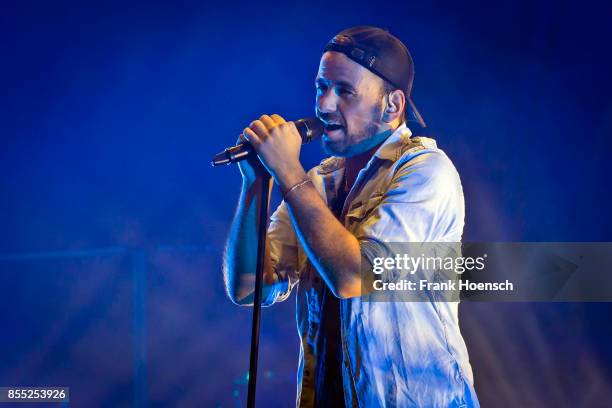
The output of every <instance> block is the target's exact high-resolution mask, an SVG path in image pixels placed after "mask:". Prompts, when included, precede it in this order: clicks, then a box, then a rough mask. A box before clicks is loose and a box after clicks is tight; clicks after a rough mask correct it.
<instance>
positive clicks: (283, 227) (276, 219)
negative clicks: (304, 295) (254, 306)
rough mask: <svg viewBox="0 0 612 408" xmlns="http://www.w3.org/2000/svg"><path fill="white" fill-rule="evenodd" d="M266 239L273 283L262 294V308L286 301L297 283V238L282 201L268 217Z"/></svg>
mask: <svg viewBox="0 0 612 408" xmlns="http://www.w3.org/2000/svg"><path fill="white" fill-rule="evenodd" d="M267 239H268V245H269V247H270V260H271V264H272V269H273V271H274V274H275V283H274V284H273V285H272V286H271V287H270V289H269V291H268V292H267V293H264V298H263V301H262V305H264V306H269V305H272V304H273V303H275V302H281V301H283V300H285V299H287V298H288V297H289V295H290V294H291V290H292V289H293V287H294V286H295V284H296V283H297V281H298V243H297V237H296V235H295V230H294V229H293V225H292V224H291V218H290V216H289V212H288V209H287V204H286V203H285V202H284V201H282V202H281V204H280V205H279V206H278V208H277V209H276V211H274V213H273V214H272V216H271V217H270V225H269V226H268V236H267Z"/></svg>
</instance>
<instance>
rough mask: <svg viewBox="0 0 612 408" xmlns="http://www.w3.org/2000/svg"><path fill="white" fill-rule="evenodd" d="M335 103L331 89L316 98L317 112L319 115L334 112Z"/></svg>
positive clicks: (334, 96)
mask: <svg viewBox="0 0 612 408" xmlns="http://www.w3.org/2000/svg"><path fill="white" fill-rule="evenodd" d="M337 103H338V101H337V100H336V95H335V93H334V92H333V91H332V90H331V89H327V90H325V92H323V93H321V94H320V95H319V96H318V97H317V110H318V111H319V112H321V113H332V112H335V111H336V109H337Z"/></svg>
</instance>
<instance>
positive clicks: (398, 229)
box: [349, 150, 464, 265]
mask: <svg viewBox="0 0 612 408" xmlns="http://www.w3.org/2000/svg"><path fill="white" fill-rule="evenodd" d="M374 200H379V201H378V202H377V203H376V204H372V203H369V204H370V205H368V203H366V204H365V207H371V208H364V209H362V214H363V218H362V219H360V220H359V221H358V226H357V227H356V229H355V236H356V237H357V239H358V240H359V242H360V247H361V253H362V258H363V260H364V261H367V262H368V263H369V264H370V265H371V264H372V263H373V260H374V258H376V257H389V256H394V254H393V252H394V251H393V250H392V246H391V245H388V243H397V244H400V245H401V244H403V243H409V242H411V243H423V242H459V241H460V240H461V234H462V232H463V223H464V201H463V190H462V187H461V181H460V179H459V175H458V174H457V171H456V170H455V167H454V166H453V164H452V162H451V161H450V159H448V157H447V156H446V155H445V154H444V153H443V152H441V151H438V150H424V151H422V152H419V153H418V154H417V155H413V156H412V157H407V158H404V159H400V162H399V164H398V166H397V167H396V171H395V172H394V174H393V176H392V178H391V181H390V183H389V186H388V188H387V190H386V191H384V192H383V193H382V197H380V196H379V197H378V198H374ZM349 215H350V214H349ZM393 248H397V247H396V246H393Z"/></svg>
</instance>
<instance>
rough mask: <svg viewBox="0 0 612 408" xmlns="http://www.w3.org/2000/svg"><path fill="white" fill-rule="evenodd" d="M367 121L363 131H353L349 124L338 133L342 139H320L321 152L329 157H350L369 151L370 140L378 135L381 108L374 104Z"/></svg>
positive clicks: (370, 146)
mask: <svg viewBox="0 0 612 408" xmlns="http://www.w3.org/2000/svg"><path fill="white" fill-rule="evenodd" d="M368 116H369V118H368V119H369V120H367V121H366V124H365V127H364V128H363V129H355V130H353V129H352V128H351V126H350V124H349V123H346V122H345V123H346V126H345V127H344V128H342V129H341V130H340V131H341V132H342V133H343V135H342V138H340V139H338V140H329V139H328V140H325V138H322V139H321V141H322V147H323V151H324V152H325V153H326V154H329V155H331V156H338V157H352V156H356V155H358V154H361V153H363V152H365V151H367V150H370V149H371V148H372V147H373V146H372V143H371V141H372V138H373V136H374V135H376V134H377V133H378V129H379V128H380V119H381V117H382V107H381V106H380V105H378V104H376V105H375V106H374V107H373V108H372V110H371V111H370V114H369V115H368Z"/></svg>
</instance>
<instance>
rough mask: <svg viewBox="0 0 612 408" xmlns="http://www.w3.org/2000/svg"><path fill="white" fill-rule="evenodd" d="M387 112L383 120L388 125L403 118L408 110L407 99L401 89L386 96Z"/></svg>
mask: <svg viewBox="0 0 612 408" xmlns="http://www.w3.org/2000/svg"><path fill="white" fill-rule="evenodd" d="M385 99H386V100H385V102H386V103H385V111H384V114H383V120H384V121H385V122H387V123H391V122H394V121H395V120H396V119H397V118H398V117H403V115H404V109H405V108H406V97H405V96H404V92H402V91H401V90H399V89H396V90H394V91H391V92H389V93H388V94H387V95H386V96H385Z"/></svg>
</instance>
